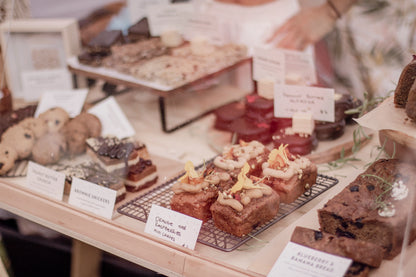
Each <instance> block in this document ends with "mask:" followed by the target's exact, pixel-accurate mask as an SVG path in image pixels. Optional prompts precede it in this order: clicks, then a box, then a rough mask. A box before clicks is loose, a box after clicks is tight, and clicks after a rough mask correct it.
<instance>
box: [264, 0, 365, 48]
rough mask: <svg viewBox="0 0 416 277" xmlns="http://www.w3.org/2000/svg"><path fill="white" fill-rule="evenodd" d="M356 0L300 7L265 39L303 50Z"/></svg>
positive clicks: (277, 45) (320, 36)
mask: <svg viewBox="0 0 416 277" xmlns="http://www.w3.org/2000/svg"><path fill="white" fill-rule="evenodd" d="M356 1H357V0H327V1H325V2H324V3H323V4H321V5H318V6H313V7H309V8H305V9H301V10H300V11H299V12H298V13H297V14H295V15H294V16H292V17H291V18H289V20H287V21H286V22H285V23H284V24H283V25H282V26H280V27H279V28H278V29H276V30H275V32H274V33H273V34H272V36H271V37H270V38H269V39H268V40H267V42H268V43H272V44H274V45H275V46H276V47H279V48H286V49H294V50H304V49H305V48H306V47H307V46H308V45H310V44H314V43H315V42H317V41H319V40H320V39H322V38H323V37H324V36H325V35H326V34H328V33H329V32H330V31H331V30H332V29H333V28H334V26H335V22H336V20H337V19H339V18H340V17H341V16H342V15H343V14H344V13H346V12H347V11H348V10H349V9H350V8H351V6H353V5H354V3H355V2H356Z"/></svg>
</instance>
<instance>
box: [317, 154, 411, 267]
mask: <svg viewBox="0 0 416 277" xmlns="http://www.w3.org/2000/svg"><path fill="white" fill-rule="evenodd" d="M415 174H416V167H415V165H413V164H410V163H405V162H400V161H399V160H396V159H390V160H385V159H381V160H378V161H376V162H374V163H373V164H372V165H371V166H370V167H369V168H368V169H367V170H366V171H365V172H364V173H362V174H360V175H359V176H358V177H357V178H356V179H355V180H354V181H353V182H352V183H351V184H349V185H348V186H347V187H345V188H344V189H343V190H342V191H341V192H340V193H339V194H337V195H335V196H334V197H333V198H332V199H330V200H329V201H328V202H327V203H326V204H325V206H324V207H323V208H322V209H320V210H318V216H319V223H320V226H321V230H323V231H324V232H328V233H331V234H334V235H339V236H347V237H350V238H355V239H358V240H364V241H368V242H372V243H374V244H378V245H380V246H381V247H382V248H383V249H384V251H385V253H384V257H385V258H387V259H392V258H393V257H394V256H396V255H397V254H399V253H400V251H401V249H402V244H403V241H404V238H405V235H406V234H405V233H406V228H408V231H409V233H408V234H409V241H408V243H411V242H412V241H413V240H415V238H416V223H415V222H416V221H415V220H414V219H412V220H410V221H409V220H408V217H409V216H412V218H413V214H414V213H415V211H416V205H415V200H416V199H415V196H416V193H415V180H416V175H415ZM408 223H409V224H410V225H408V226H407V227H406V225H407V224H408Z"/></svg>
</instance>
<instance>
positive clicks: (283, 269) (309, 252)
mask: <svg viewBox="0 0 416 277" xmlns="http://www.w3.org/2000/svg"><path fill="white" fill-rule="evenodd" d="M351 263H352V260H351V259H347V258H343V257H339V256H335V255H331V254H328V253H325V252H321V251H317V250H315V249H312V248H309V247H305V246H302V245H299V244H296V243H293V242H289V243H288V244H287V245H286V247H285V249H284V250H283V252H282V253H281V254H280V256H279V258H278V259H277V261H276V263H275V264H274V265H273V268H272V270H271V271H270V272H269V274H268V275H267V276H268V277H277V276H297V277H342V276H344V275H345V273H346V272H347V270H348V267H349V266H350V265H351Z"/></svg>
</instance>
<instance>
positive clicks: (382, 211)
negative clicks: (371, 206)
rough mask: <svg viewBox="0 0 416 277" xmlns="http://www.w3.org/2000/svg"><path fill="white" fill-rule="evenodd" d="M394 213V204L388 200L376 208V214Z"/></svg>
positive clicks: (387, 215)
mask: <svg viewBox="0 0 416 277" xmlns="http://www.w3.org/2000/svg"><path fill="white" fill-rule="evenodd" d="M395 214H396V209H395V207H394V205H393V204H392V203H390V202H388V203H386V204H385V205H383V206H382V207H380V208H379V209H378V215H379V216H382V217H392V216H394V215H395Z"/></svg>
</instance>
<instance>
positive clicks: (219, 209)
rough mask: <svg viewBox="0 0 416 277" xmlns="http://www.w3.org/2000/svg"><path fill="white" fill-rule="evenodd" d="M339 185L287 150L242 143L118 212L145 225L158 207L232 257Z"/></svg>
mask: <svg viewBox="0 0 416 277" xmlns="http://www.w3.org/2000/svg"><path fill="white" fill-rule="evenodd" d="M337 183H338V180H337V179H336V178H333V177H330V176H325V175H321V174H318V173H317V169H316V165H314V164H313V163H312V162H310V161H309V160H308V159H307V158H304V157H300V156H298V155H293V154H291V153H290V152H289V150H288V149H287V146H285V145H282V146H280V147H279V148H276V149H273V150H271V151H270V150H268V149H267V148H266V147H265V146H264V145H263V144H262V143H260V142H258V141H251V142H244V141H240V143H238V144H234V145H229V146H226V147H224V151H223V153H222V154H221V155H218V156H216V157H215V158H213V159H211V160H209V161H208V162H205V163H203V164H201V165H198V166H196V167H194V165H193V164H192V163H191V162H187V163H186V164H185V170H184V171H183V172H179V173H178V174H177V175H176V176H175V177H173V178H172V179H170V180H168V181H167V182H165V183H163V184H161V185H159V186H157V187H155V188H154V189H152V190H150V191H149V192H147V193H145V194H143V195H141V196H139V197H137V198H135V199H132V200H131V201H129V202H127V203H125V204H123V205H122V206H120V207H119V208H118V209H117V211H118V212H119V213H120V214H123V215H126V216H129V217H132V218H135V219H138V220H140V221H143V222H146V221H147V218H148V215H149V212H150V209H151V206H152V205H153V204H155V205H159V206H162V207H165V208H168V209H172V210H174V211H177V212H180V213H183V214H186V215H189V216H192V217H195V218H198V219H200V220H202V221H203V224H202V227H201V230H200V233H199V236H198V242H200V243H202V244H205V245H208V246H211V247H213V248H216V249H219V250H222V251H227V252H229V251H233V250H235V249H236V248H238V247H239V246H241V245H243V244H244V243H246V242H247V241H249V240H250V239H251V238H253V237H254V236H256V235H258V234H259V233H261V232H262V231H264V230H266V229H267V228H269V227H270V226H272V225H273V224H275V223H277V222H278V221H280V220H281V219H283V218H284V217H286V216H287V215H289V214H291V213H292V212H294V211H295V210H296V209H298V208H300V207H301V206H303V205H305V204H306V203H308V202H309V201H311V200H312V199H314V198H315V197H317V196H318V195H320V194H321V193H323V192H325V191H326V190H328V189H329V188H331V187H333V186H335V185H336V184H337Z"/></svg>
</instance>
